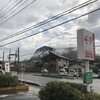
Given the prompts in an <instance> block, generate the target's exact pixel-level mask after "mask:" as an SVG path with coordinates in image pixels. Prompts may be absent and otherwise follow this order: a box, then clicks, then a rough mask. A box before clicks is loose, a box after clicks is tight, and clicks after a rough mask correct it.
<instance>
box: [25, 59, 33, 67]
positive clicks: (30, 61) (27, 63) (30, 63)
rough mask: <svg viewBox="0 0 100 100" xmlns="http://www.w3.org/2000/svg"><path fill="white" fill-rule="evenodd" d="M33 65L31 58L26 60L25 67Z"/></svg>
mask: <svg viewBox="0 0 100 100" xmlns="http://www.w3.org/2000/svg"><path fill="white" fill-rule="evenodd" d="M34 65H35V61H33V60H28V61H27V62H26V67H34Z"/></svg>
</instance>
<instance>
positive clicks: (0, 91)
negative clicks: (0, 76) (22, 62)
mask: <svg viewBox="0 0 100 100" xmlns="http://www.w3.org/2000/svg"><path fill="white" fill-rule="evenodd" d="M27 90H29V86H28V85H27V84H24V85H21V86H15V87H4V88H0V93H3V92H8V91H9V92H16V91H27Z"/></svg>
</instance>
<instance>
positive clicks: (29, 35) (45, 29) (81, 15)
mask: <svg viewBox="0 0 100 100" xmlns="http://www.w3.org/2000/svg"><path fill="white" fill-rule="evenodd" d="M98 10H100V8H98V9H95V10H92V11H90V12H88V13H85V14H82V15H80V16H78V17H75V18H72V19H70V20H67V21H65V22H62V23H60V24H57V25H55V26H52V27H50V28H47V29H44V30H42V31H39V32H36V33H34V34H31V35H29V36H26V37H23V38H21V39H18V40H15V41H12V42H9V43H6V44H3V45H0V47H3V46H5V45H9V44H12V43H14V42H18V41H21V40H23V39H26V38H29V37H32V36H34V35H37V34H39V33H42V32H45V31H47V30H50V29H53V28H55V27H58V26H61V25H63V24H66V23H68V22H71V21H73V20H76V19H79V18H81V17H83V16H86V15H89V14H91V13H94V12H96V11H98Z"/></svg>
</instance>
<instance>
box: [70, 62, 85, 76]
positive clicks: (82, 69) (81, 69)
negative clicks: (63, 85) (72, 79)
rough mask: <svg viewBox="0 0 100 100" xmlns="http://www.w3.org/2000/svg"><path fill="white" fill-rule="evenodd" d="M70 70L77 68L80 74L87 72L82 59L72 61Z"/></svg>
mask: <svg viewBox="0 0 100 100" xmlns="http://www.w3.org/2000/svg"><path fill="white" fill-rule="evenodd" d="M69 70H75V71H76V72H77V73H78V74H79V76H82V74H83V73H84V72H85V65H84V63H83V62H82V61H70V64H69Z"/></svg>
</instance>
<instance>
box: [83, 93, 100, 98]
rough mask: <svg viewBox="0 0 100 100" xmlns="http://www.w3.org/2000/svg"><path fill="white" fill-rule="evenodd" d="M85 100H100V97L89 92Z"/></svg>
mask: <svg viewBox="0 0 100 100" xmlns="http://www.w3.org/2000/svg"><path fill="white" fill-rule="evenodd" d="M84 100H100V95H99V94H97V93H94V92H89V93H87V94H85V99H84Z"/></svg>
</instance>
